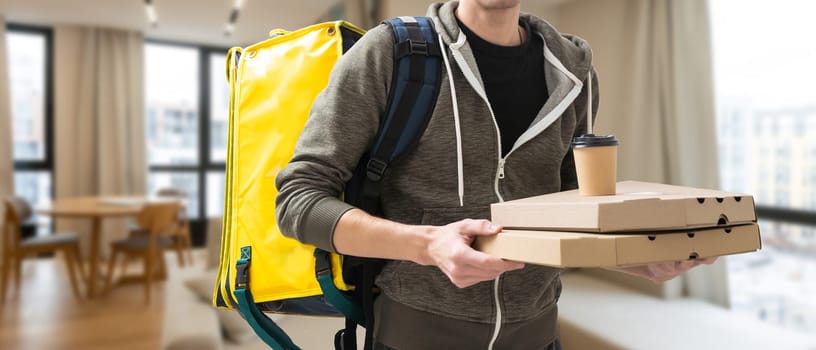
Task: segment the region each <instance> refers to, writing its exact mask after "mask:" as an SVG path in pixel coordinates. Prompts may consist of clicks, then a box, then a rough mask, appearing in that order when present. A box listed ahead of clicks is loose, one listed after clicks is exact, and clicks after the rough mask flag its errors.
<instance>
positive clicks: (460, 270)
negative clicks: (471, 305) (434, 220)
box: [418, 219, 524, 288]
mask: <svg viewBox="0 0 816 350" xmlns="http://www.w3.org/2000/svg"><path fill="white" fill-rule="evenodd" d="M432 230H434V231H435V232H433V234H432V236H431V237H432V238H431V240H430V242H429V244H428V249H427V252H426V254H425V257H423V259H421V260H420V261H418V263H420V264H422V265H435V266H437V267H439V269H440V270H442V272H444V273H445V275H447V276H448V278H450V280H451V282H453V284H454V285H456V286H457V287H459V288H465V287H470V286H472V285H474V284H476V283H479V282H483V281H490V280H493V279H496V278H497V277H498V276H499V275H501V274H502V273H504V272H506V271H511V270H518V269H521V268H523V267H524V264H523V263H519V262H511V261H506V260H503V259H501V258H497V257H494V256H491V255H488V254H485V253H482V252H479V251H477V250H475V249H473V248H472V247H471V244H472V243H473V241H474V240H475V239H476V236H491V235H495V234H498V233H499V232H501V230H502V228H501V226H498V225H493V224H491V223H490V221H487V220H472V219H465V220H462V221H458V222H454V223H452V224H448V225H445V226H440V227H433V228H432Z"/></svg>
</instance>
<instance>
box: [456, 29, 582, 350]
mask: <svg viewBox="0 0 816 350" xmlns="http://www.w3.org/2000/svg"><path fill="white" fill-rule="evenodd" d="M459 35H460V38H458V40H457V43H459V42H462V43H464V38H462V36H463V34H462V33H461V32H460V33H459ZM459 46H461V44H460V45H450V46H449V47H450V48H451V54H452V55H453V57H454V59H455V60H456V63H457V65H458V66H459V68H460V69H461V70H462V73H464V75H465V78H466V79H467V80H468V82H469V83H470V85H471V86H472V87H473V88H474V89H475V90H476V92H477V94H478V95H479V96H480V97H481V98H482V100H483V101H484V102H485V104H486V105H487V108H488V110H489V111H490V117H491V119H492V120H493V127H494V128H495V130H496V141H497V148H498V152H497V159H498V164H497V167H496V176H495V180H494V185H493V190H494V192H495V194H496V197H498V199H499V202H504V197H502V195H501V191H500V190H499V181H500V180H503V179H504V178H505V169H504V166H505V163H506V162H507V158H508V157H509V156H510V155H511V154H512V153H513V151H515V150H516V149H517V148H518V147H519V146H520V145H518V144H517V145H514V147H513V149H511V150H510V152H507V154H506V155H504V157H502V154H501V148H502V147H501V145H502V138H501V130H500V129H499V123H498V122H497V121H496V115H495V114H494V113H493V107H492V106H491V105H490V101H489V100H488V99H487V95H486V93H485V91H484V87H483V86H481V84H479V81H478V79H476V76H475V74H474V73H473V70H472V69H471V68H470V66H469V65H468V64H467V62H466V61H465V59H464V57H462V55H461V54H460V53H459ZM544 56H545V59H547V60H549V61H555V62H554V63H555V64H556V66H558V68H559V69H560V70H561V71H563V72H564V73H565V74H568V75H569V76H570V78H571V79H572V80H573V81H574V82H575V83H576V86H574V87H573V89H572V91H571V92H570V93H569V94H568V95H567V96H566V98H564V100H563V101H561V103H559V106H557V107H556V108H555V109H554V110H553V111H551V112H550V114H551V115H550V116H549V117H548V118H545V119H544V120H542V121H540V122H539V123H542V122H543V123H545V124H546V125H542V127H541V129H540V130H537V132H536V135H537V134H539V133H541V132H542V131H543V129H545V128H546V127H548V126H549V125H550V124H551V123H552V122H553V120H554V119H556V118H558V117H559V116H560V115H561V114H562V113H563V111H564V109H566V106H567V105H568V104H569V103H572V101H573V100H574V99H575V98H576V97H577V95H578V94H579V93H580V91H581V88H582V86H581V85H582V84H581V81H580V80H578V79H577V78H575V77H574V76H573V75H572V74H571V73H570V72H569V71H568V70H567V69H566V68H564V67H563V65H562V64H561V63H560V61H558V59H557V58H555V56H554V55H553V54H552V52H550V51H549V49H547V48H546V47H545V52H544ZM590 98H591V97H590ZM522 136H524V135H522ZM524 143H526V140H525V142H522V144H524ZM501 277H502V275H499V277H496V279H495V280H494V282H493V300H494V302H495V304H496V323H495V328H494V330H493V336H492V337H491V339H490V343H489V345H488V347H487V349H488V350H493V345H494V344H495V343H496V340H497V339H498V337H499V332H501V324H502V320H503V314H502V308H501V300H500V298H499V285H500V283H501Z"/></svg>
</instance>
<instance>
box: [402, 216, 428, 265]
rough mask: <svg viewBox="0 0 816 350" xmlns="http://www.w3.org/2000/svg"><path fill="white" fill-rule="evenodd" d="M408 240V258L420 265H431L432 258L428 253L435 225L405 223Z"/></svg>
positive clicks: (404, 227)
mask: <svg viewBox="0 0 816 350" xmlns="http://www.w3.org/2000/svg"><path fill="white" fill-rule="evenodd" d="M403 229H404V230H405V234H406V235H407V236H408V237H409V238H408V240H407V247H408V248H409V249H407V251H408V253H407V256H406V259H407V260H410V261H413V262H415V263H417V264H420V265H430V264H431V263H432V259H431V257H430V255H429V254H428V245H429V243H430V241H431V237H432V236H433V234H432V232H433V226H423V225H403Z"/></svg>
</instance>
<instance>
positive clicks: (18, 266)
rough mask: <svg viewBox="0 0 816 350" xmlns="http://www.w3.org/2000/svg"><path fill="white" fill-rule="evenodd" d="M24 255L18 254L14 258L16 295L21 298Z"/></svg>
mask: <svg viewBox="0 0 816 350" xmlns="http://www.w3.org/2000/svg"><path fill="white" fill-rule="evenodd" d="M22 275H23V257H22V256H17V257H15V259H14V296H15V298H20V284H22V281H23V278H22Z"/></svg>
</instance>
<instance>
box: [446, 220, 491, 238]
mask: <svg viewBox="0 0 816 350" xmlns="http://www.w3.org/2000/svg"><path fill="white" fill-rule="evenodd" d="M456 224H457V225H459V233H460V234H464V235H473V236H490V235H495V234H497V233H499V232H501V230H502V227H501V226H500V225H495V224H493V223H491V222H490V221H488V220H473V219H465V220H462V221H459V222H457V223H456Z"/></svg>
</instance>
